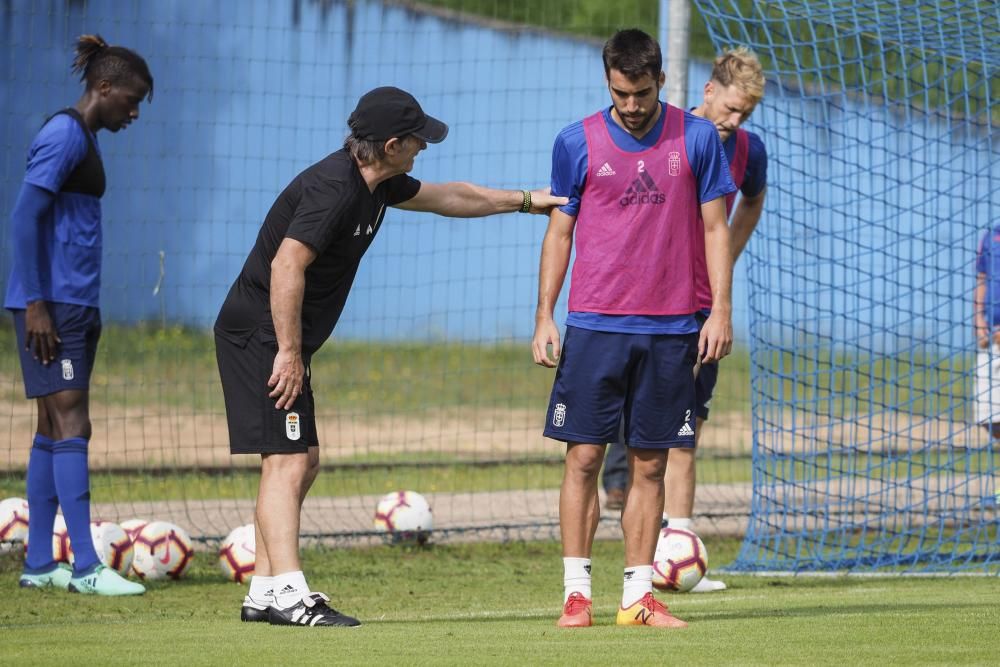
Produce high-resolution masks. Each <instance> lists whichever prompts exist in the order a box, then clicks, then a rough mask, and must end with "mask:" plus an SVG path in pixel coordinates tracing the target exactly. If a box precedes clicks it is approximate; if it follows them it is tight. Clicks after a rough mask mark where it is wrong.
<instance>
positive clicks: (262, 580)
mask: <svg viewBox="0 0 1000 667" xmlns="http://www.w3.org/2000/svg"><path fill="white" fill-rule="evenodd" d="M247 599H248V600H249V601H250V602H252V603H254V604H256V605H260V606H262V607H267V606H268V605H270V604H271V603H272V602H274V577H262V576H258V575H256V574H255V575H254V576H252V577H250V592H249V593H247Z"/></svg>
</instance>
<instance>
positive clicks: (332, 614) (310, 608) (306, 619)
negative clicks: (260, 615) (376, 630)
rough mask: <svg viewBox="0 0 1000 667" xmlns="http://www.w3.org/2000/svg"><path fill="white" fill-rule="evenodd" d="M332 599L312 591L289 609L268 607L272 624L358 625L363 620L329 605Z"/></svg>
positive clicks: (351, 626)
mask: <svg viewBox="0 0 1000 667" xmlns="http://www.w3.org/2000/svg"><path fill="white" fill-rule="evenodd" d="M329 601H330V598H328V597H327V596H326V595H324V594H323V593H310V594H309V595H306V596H305V597H303V598H302V599H301V600H299V601H298V602H296V603H295V604H294V605H292V606H291V607H289V608H287V609H278V608H277V607H268V609H267V613H268V620H269V621H270V622H271V625H339V626H342V627H350V628H353V627H357V626H359V625H361V621H359V620H358V619H356V618H351V617H350V616H347V615H345V614H341V613H340V612H339V611H337V610H336V609H331V608H330V607H329V606H327V604H326V603H327V602H329Z"/></svg>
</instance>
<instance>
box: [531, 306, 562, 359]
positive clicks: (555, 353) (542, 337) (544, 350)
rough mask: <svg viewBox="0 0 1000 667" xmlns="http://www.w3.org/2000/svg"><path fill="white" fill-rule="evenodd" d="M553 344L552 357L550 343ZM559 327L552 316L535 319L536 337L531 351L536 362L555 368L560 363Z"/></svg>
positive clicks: (532, 342) (532, 341)
mask: <svg viewBox="0 0 1000 667" xmlns="http://www.w3.org/2000/svg"><path fill="white" fill-rule="evenodd" d="M550 344H551V345H552V357H551V358H550V357H549V345H550ZM561 351H562V350H561V349H560V346H559V327H557V326H556V323H555V321H554V320H553V319H552V318H551V317H548V318H542V319H537V320H535V337H534V338H533V339H532V340H531V353H532V355H534V357H535V363H536V364H538V365H539V366H545V367H546V368H555V367H556V364H558V363H559V354H560V353H561Z"/></svg>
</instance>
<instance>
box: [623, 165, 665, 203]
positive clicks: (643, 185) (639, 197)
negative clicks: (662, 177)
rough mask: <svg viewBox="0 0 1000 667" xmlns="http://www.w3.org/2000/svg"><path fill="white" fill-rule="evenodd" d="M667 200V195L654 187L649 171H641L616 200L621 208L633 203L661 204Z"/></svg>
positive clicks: (654, 183)
mask: <svg viewBox="0 0 1000 667" xmlns="http://www.w3.org/2000/svg"><path fill="white" fill-rule="evenodd" d="M665 201H667V196H666V195H665V194H663V193H662V192H660V189H659V188H658V187H656V182H655V181H654V180H653V177H652V176H650V175H649V172H645V171H644V172H641V173H640V174H639V177H638V178H636V179H635V180H634V181H632V185H630V186H628V190H626V191H625V194H624V195H622V198H621V199H619V200H618V205H619V206H621V207H622V208H625V207H626V206H629V205H633V204H662V203H664V202H665Z"/></svg>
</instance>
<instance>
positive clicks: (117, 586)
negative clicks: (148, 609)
mask: <svg viewBox="0 0 1000 667" xmlns="http://www.w3.org/2000/svg"><path fill="white" fill-rule="evenodd" d="M69 592H70V593H83V594H85V595H142V594H143V593H145V592H146V587H145V586H143V585H142V584H138V583H136V582H134V581H129V580H128V579H126V578H125V577H123V576H122V575H120V574H118V573H117V572H115V571H114V570H112V569H111V568H110V567H107V566H106V565H98V566H97V569H96V570H94V571H93V572H91V573H90V574H86V575H83V576H80V577H73V578H72V579H70V582H69Z"/></svg>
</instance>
